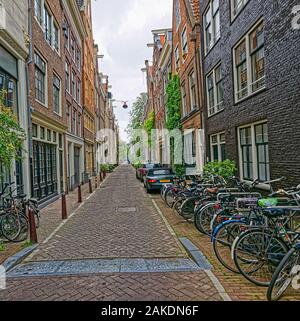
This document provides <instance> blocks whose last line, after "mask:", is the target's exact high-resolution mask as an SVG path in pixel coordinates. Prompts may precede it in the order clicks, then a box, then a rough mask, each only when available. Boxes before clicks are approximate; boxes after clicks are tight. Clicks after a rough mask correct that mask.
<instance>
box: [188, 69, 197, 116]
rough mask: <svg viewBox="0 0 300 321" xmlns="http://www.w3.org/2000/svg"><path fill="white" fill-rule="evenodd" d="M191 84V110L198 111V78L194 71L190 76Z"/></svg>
mask: <svg viewBox="0 0 300 321" xmlns="http://www.w3.org/2000/svg"><path fill="white" fill-rule="evenodd" d="M189 82H190V104H191V110H194V109H197V98H196V77H195V72H194V71H193V72H192V73H191V74H190V76H189Z"/></svg>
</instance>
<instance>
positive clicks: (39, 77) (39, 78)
mask: <svg viewBox="0 0 300 321" xmlns="http://www.w3.org/2000/svg"><path fill="white" fill-rule="evenodd" d="M34 62H35V98H36V99H37V100H38V101H39V102H41V103H42V104H45V103H46V94H45V93H46V88H45V87H46V63H45V62H44V60H43V59H42V58H41V57H40V56H39V55H38V54H37V53H35V54H34Z"/></svg>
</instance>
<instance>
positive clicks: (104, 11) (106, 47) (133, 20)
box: [92, 0, 172, 140]
mask: <svg viewBox="0 0 300 321" xmlns="http://www.w3.org/2000/svg"><path fill="white" fill-rule="evenodd" d="M92 2H93V29H94V39H95V42H96V43H97V44H98V45H99V51H100V54H104V59H103V60H102V61H100V71H101V72H103V73H104V74H106V75H108V76H109V77H110V78H109V79H110V84H111V85H112V86H113V88H112V92H113V95H114V99H117V100H126V101H129V102H128V105H129V107H130V108H131V105H132V103H133V102H134V100H135V98H136V97H137V96H138V95H139V94H140V93H141V92H145V91H146V80H145V76H144V75H143V73H142V72H141V68H143V67H144V62H145V60H146V59H148V60H149V61H152V49H151V48H147V46H146V45H147V43H149V42H152V41H153V39H152V34H151V30H153V29H161V28H170V27H171V25H172V23H171V20H172V0H92ZM115 105H116V106H117V108H116V109H115V113H116V115H117V118H118V121H119V126H120V129H121V130H120V131H121V138H122V139H123V140H126V139H127V135H126V133H125V132H124V129H125V128H126V127H127V124H128V120H129V109H128V110H124V109H123V108H122V103H115Z"/></svg>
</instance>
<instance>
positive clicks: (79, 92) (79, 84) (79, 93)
mask: <svg viewBox="0 0 300 321" xmlns="http://www.w3.org/2000/svg"><path fill="white" fill-rule="evenodd" d="M77 102H78V103H79V104H81V81H80V80H79V79H78V82H77Z"/></svg>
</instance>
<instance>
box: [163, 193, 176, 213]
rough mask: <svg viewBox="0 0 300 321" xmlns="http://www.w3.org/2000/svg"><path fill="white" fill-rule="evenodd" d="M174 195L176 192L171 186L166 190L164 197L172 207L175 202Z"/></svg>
mask: <svg viewBox="0 0 300 321" xmlns="http://www.w3.org/2000/svg"><path fill="white" fill-rule="evenodd" d="M174 196H175V193H174V192H173V190H172V188H169V189H167V190H166V192H165V196H164V199H165V202H166V204H167V205H168V206H169V207H170V208H172V207H173V205H174V203H175V199H174Z"/></svg>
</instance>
